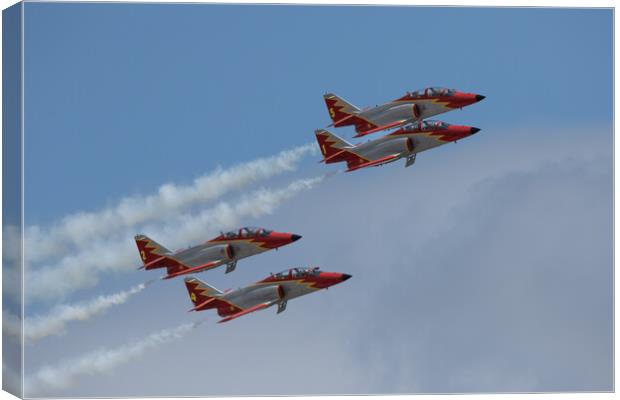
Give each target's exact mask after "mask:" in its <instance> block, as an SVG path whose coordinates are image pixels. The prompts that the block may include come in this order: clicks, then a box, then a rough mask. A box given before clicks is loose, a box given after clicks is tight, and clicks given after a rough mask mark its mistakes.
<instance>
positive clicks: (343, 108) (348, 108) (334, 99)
mask: <svg viewBox="0 0 620 400" xmlns="http://www.w3.org/2000/svg"><path fill="white" fill-rule="evenodd" d="M323 98H324V99H325V105H326V106H327V111H328V112H329V116H330V118H331V119H332V122H333V124H334V126H335V127H339V126H346V125H353V124H354V123H353V121H351V118H349V117H351V116H353V115H355V114H357V113H359V112H360V111H361V110H360V109H359V108H357V107H355V106H354V105H353V104H351V103H349V102H348V101H346V100H344V99H343V98H341V97H338V96H336V95H335V94H333V93H326V94H324V95H323Z"/></svg>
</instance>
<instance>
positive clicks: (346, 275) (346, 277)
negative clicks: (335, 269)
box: [342, 274, 351, 282]
mask: <svg viewBox="0 0 620 400" xmlns="http://www.w3.org/2000/svg"><path fill="white" fill-rule="evenodd" d="M349 278H351V275H349V274H342V281H343V282H344V281H346V280H347V279H349Z"/></svg>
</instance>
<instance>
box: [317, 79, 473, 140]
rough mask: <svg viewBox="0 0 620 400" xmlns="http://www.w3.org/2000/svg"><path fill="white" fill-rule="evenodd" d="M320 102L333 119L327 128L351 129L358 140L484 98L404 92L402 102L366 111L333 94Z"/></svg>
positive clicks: (439, 91)
mask: <svg viewBox="0 0 620 400" xmlns="http://www.w3.org/2000/svg"><path fill="white" fill-rule="evenodd" d="M323 98H324V99H325V104H326V105H327V111H328V112H329V116H330V117H331V119H332V124H330V125H329V126H334V127H336V128H339V127H341V126H349V125H353V126H355V131H356V132H357V135H355V136H354V137H360V136H364V135H368V134H370V133H374V132H379V131H382V130H385V129H390V128H395V127H398V126H401V125H404V124H406V123H409V122H415V121H419V120H423V119H426V118H429V117H432V116H434V115H438V114H442V113H445V112H448V111H452V110H456V109H457V108H463V107H466V106H469V105H471V104H474V103H477V102H479V101H481V100H482V99H484V98H485V96H482V95H480V94H475V93H464V92H459V91H457V90H454V89H445V88H437V87H430V88H426V89H422V90H418V91H415V92H407V94H405V95H404V96H403V97H401V98H398V99H396V100H393V101H390V102H388V103H385V104H382V105H380V106H376V107H374V108H369V109H365V110H361V109H359V108H357V107H355V106H354V105H353V104H351V103H349V102H348V101H346V100H344V99H343V98H341V97H338V96H336V95H335V94H333V93H327V94H325V95H324V96H323Z"/></svg>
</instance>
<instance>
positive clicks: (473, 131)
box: [469, 127, 480, 135]
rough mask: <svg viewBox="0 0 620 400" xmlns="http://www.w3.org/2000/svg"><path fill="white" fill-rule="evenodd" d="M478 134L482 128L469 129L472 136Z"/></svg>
mask: <svg viewBox="0 0 620 400" xmlns="http://www.w3.org/2000/svg"><path fill="white" fill-rule="evenodd" d="M477 132H480V128H473V127H472V128H470V129H469V133H471V134H472V135H473V134H474V133H477Z"/></svg>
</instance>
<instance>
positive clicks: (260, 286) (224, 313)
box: [185, 267, 351, 323]
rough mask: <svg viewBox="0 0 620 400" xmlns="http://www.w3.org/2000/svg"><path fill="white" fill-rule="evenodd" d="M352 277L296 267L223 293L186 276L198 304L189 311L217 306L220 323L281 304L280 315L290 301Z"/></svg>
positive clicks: (189, 290) (191, 292) (186, 284)
mask: <svg viewBox="0 0 620 400" xmlns="http://www.w3.org/2000/svg"><path fill="white" fill-rule="evenodd" d="M349 278H351V275H349V274H342V273H340V272H322V271H321V270H320V269H319V268H318V267H315V268H292V269H288V270H286V271H282V272H280V273H277V274H271V275H270V276H268V277H267V278H265V279H263V280H261V281H258V282H256V283H254V284H252V285H249V286H246V287H244V288H240V289H237V290H232V291H227V292H222V291H219V290H217V289H216V288H214V287H212V286H209V285H208V284H206V283H204V282H202V281H200V280H199V279H196V278H194V277H186V278H185V286H187V291H188V292H189V297H190V299H191V301H192V303H193V304H194V307H193V308H192V309H191V310H189V311H203V310H209V309H213V308H216V309H217V313H218V314H219V315H220V317H224V318H223V319H221V320H220V321H218V323H222V322H227V321H230V320H232V319H235V318H238V317H241V316H243V315H246V314H249V313H252V312H254V311H258V310H262V309H265V308H268V307H271V306H273V305H275V304H277V305H278V312H277V313H278V314H279V313H281V312H282V311H284V310H285V309H286V303H287V301H288V300H291V299H294V298H296V297H299V296H303V295H306V294H309V293H313V292H315V291H317V290H320V289H327V288H329V287H330V286H333V285H337V284H338V283H341V282H344V281H346V280H347V279H349Z"/></svg>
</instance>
